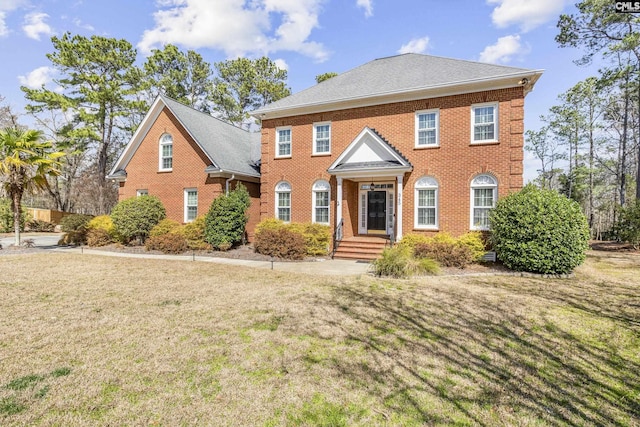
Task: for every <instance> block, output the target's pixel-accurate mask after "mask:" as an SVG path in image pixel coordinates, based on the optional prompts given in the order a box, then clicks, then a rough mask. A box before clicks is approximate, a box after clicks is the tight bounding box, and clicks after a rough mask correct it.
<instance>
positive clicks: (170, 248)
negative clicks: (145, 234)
mask: <svg viewBox="0 0 640 427" xmlns="http://www.w3.org/2000/svg"><path fill="white" fill-rule="evenodd" d="M144 246H145V248H146V249H147V250H148V251H161V252H162V253H165V254H181V253H183V252H186V251H187V250H188V249H189V248H188V246H187V239H185V238H184V237H183V236H181V235H180V234H176V233H167V234H162V235H158V236H151V237H149V238H148V239H147V240H146V241H145V244H144Z"/></svg>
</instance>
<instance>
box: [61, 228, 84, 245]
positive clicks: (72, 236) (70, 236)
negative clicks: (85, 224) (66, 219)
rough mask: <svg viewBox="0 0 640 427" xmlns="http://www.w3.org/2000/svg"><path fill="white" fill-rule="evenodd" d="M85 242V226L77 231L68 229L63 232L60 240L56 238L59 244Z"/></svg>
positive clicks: (81, 243) (82, 243)
mask: <svg viewBox="0 0 640 427" xmlns="http://www.w3.org/2000/svg"><path fill="white" fill-rule="evenodd" d="M85 243H87V230H86V229H85V228H81V229H80V230H77V231H69V232H67V233H65V234H63V235H62V237H61V238H60V240H58V245H61V246H66V245H73V246H75V245H84V244H85Z"/></svg>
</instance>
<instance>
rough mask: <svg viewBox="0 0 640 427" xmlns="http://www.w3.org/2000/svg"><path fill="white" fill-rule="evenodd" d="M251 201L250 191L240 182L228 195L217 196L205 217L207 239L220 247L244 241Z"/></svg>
mask: <svg viewBox="0 0 640 427" xmlns="http://www.w3.org/2000/svg"><path fill="white" fill-rule="evenodd" d="M250 203H251V199H250V198H249V192H248V191H247V189H246V187H245V186H244V185H242V184H238V185H237V186H236V188H235V189H234V190H233V191H230V192H229V194H228V195H226V194H223V195H221V196H219V197H216V198H215V199H214V200H213V202H212V203H211V207H210V208H209V212H207V215H206V217H205V229H204V235H205V241H206V242H207V243H210V244H211V245H212V246H213V247H214V248H218V249H222V248H228V247H230V245H234V244H236V243H238V242H240V241H242V240H243V238H244V233H245V227H246V225H247V221H248V219H249V216H248V215H247V209H248V208H249V204H250Z"/></svg>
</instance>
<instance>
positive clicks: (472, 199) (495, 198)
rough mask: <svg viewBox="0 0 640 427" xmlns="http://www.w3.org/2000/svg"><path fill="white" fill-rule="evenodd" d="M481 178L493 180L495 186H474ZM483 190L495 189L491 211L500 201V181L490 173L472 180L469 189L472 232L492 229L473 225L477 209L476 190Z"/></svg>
mask: <svg viewBox="0 0 640 427" xmlns="http://www.w3.org/2000/svg"><path fill="white" fill-rule="evenodd" d="M481 176H488V177H490V178H491V179H493V181H494V182H495V184H479V185H474V184H473V181H475V180H476V179H478V178H479V177H481ZM481 188H491V189H493V206H492V208H491V209H493V208H495V207H496V202H497V199H498V179H497V178H496V177H495V176H493V175H491V174H489V173H481V174H478V175H476V176H474V177H473V179H472V180H471V187H470V189H469V224H470V227H469V228H470V229H471V230H479V231H488V230H489V229H490V228H489V227H483V226H476V225H475V224H474V223H473V209H474V207H475V205H474V194H473V193H474V190H475V189H481Z"/></svg>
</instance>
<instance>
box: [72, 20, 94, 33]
mask: <svg viewBox="0 0 640 427" xmlns="http://www.w3.org/2000/svg"><path fill="white" fill-rule="evenodd" d="M73 23H74V25H75V26H76V27H78V28H82V29H85V30H89V31H95V27H94V26H93V25H91V24H85V23H84V22H82V21H81V20H80V18H76V19H74V20H73Z"/></svg>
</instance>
